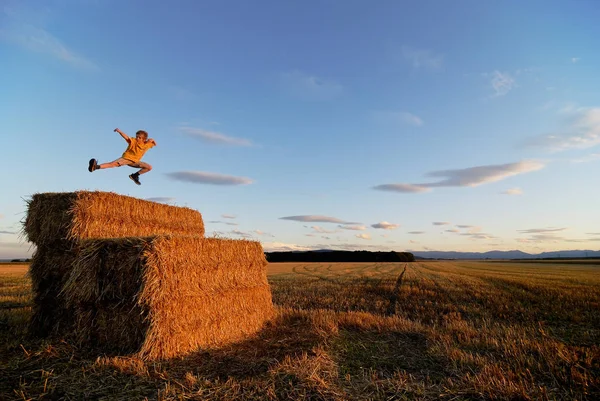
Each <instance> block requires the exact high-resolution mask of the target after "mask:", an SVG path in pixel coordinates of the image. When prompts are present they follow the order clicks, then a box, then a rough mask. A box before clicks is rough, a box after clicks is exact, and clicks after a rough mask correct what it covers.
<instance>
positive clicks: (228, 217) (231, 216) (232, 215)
mask: <svg viewBox="0 0 600 401" xmlns="http://www.w3.org/2000/svg"><path fill="white" fill-rule="evenodd" d="M221 217H222V218H224V219H235V218H236V217H237V216H236V215H235V214H222V215H221Z"/></svg>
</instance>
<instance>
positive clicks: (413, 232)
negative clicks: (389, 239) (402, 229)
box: [408, 231, 425, 235]
mask: <svg viewBox="0 0 600 401" xmlns="http://www.w3.org/2000/svg"><path fill="white" fill-rule="evenodd" d="M408 233H409V234H412V235H420V234H425V231H409V232H408Z"/></svg>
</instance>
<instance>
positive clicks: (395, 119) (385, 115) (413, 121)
mask: <svg viewBox="0 0 600 401" xmlns="http://www.w3.org/2000/svg"><path fill="white" fill-rule="evenodd" d="M372 115H373V119H374V120H375V121H376V122H377V123H380V124H385V125H391V126H401V125H412V126H415V127H420V126H421V125H423V119H422V118H421V117H419V116H417V115H415V114H412V113H409V112H408V111H374V112H373V113H372Z"/></svg>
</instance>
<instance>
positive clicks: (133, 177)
mask: <svg viewBox="0 0 600 401" xmlns="http://www.w3.org/2000/svg"><path fill="white" fill-rule="evenodd" d="M139 177H140V176H139V175H138V174H129V178H131V181H133V182H135V183H136V184H138V185H142V183H141V182H140V178H139Z"/></svg>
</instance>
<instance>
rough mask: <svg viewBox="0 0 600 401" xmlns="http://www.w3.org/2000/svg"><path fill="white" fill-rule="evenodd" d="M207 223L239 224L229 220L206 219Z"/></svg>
mask: <svg viewBox="0 0 600 401" xmlns="http://www.w3.org/2000/svg"><path fill="white" fill-rule="evenodd" d="M207 223H211V224H227V225H228V226H239V224H238V223H234V222H231V221H221V220H210V221H207Z"/></svg>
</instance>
